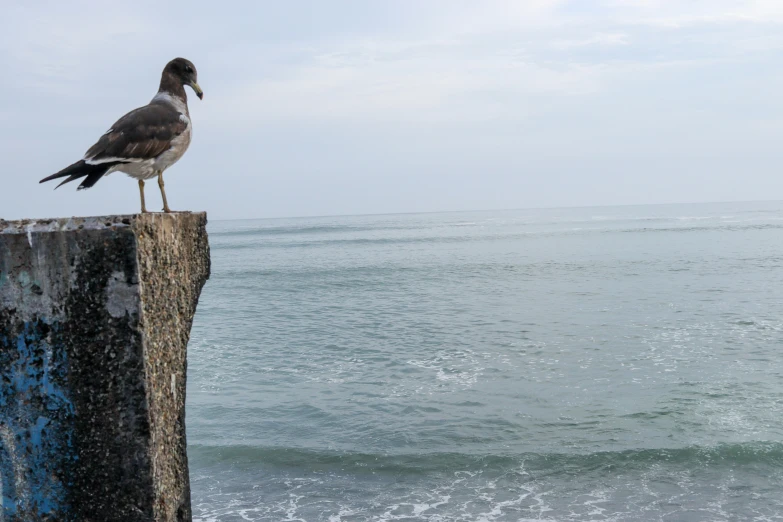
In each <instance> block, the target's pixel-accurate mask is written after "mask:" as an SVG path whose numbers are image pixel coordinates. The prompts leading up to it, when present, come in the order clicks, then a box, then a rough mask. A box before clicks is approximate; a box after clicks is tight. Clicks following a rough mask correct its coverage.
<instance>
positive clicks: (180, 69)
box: [163, 58, 204, 100]
mask: <svg viewBox="0 0 783 522" xmlns="http://www.w3.org/2000/svg"><path fill="white" fill-rule="evenodd" d="M167 74H168V75H170V76H173V77H174V79H175V80H176V81H178V82H180V83H181V84H182V85H189V86H190V87H191V89H193V92H195V93H196V96H198V99H199V100H201V99H203V98H204V91H202V90H201V87H199V85H198V81H197V80H198V72H196V66H195V65H193V62H191V61H190V60H186V59H185V58H174V59H173V60H171V61H170V62H169V63H167V64H166V68H165V69H163V75H164V76H166V75H167Z"/></svg>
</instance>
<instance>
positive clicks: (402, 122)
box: [0, 0, 783, 219]
mask: <svg viewBox="0 0 783 522" xmlns="http://www.w3.org/2000/svg"><path fill="white" fill-rule="evenodd" d="M176 56H184V57H186V58H188V59H190V60H192V61H193V62H194V63H195V64H196V67H197V68H198V71H199V83H200V84H201V86H202V88H203V89H204V91H205V97H204V101H202V102H199V100H198V99H196V97H195V96H193V95H192V94H191V96H190V110H191V117H192V120H193V122H194V138H193V142H192V144H191V147H190V150H189V151H188V153H187V154H186V155H185V157H184V158H183V159H182V160H181V161H180V162H179V163H177V164H176V165H174V166H173V167H171V169H169V170H168V171H167V176H166V188H167V194H168V197H169V202H170V205H171V207H172V208H174V209H175V210H207V211H208V212H209V213H210V217H211V218H212V219H221V218H223V219H225V218H252V217H275V216H306V215H327V214H357V213H386V212H417V211H438V210H468V209H491V208H522V207H552V206H582V205H585V206H587V205H609V204H637V203H668V202H699V201H732V200H758V199H782V198H783V169H781V159H783V146H781V140H783V2H782V1H780V0H755V1H754V0H745V1H740V0H687V1H686V0H570V1H569V0H503V1H501V0H481V1H480V2H479V1H475V0H329V1H322V0H308V1H305V0H286V1H285V2H282V1H277V0H274V1H250V0H248V1H243V2H215V1H214V0H210V1H201V0H189V1H187V2H180V3H176V5H175V3H173V2H172V3H170V2H158V1H156V2H145V1H138V0H134V1H133V2H97V1H96V2H77V1H68V2H62V1H57V2H43V1H36V2H29V1H27V0H25V1H23V2H22V1H14V0H11V1H10V2H9V0H6V1H5V2H3V17H2V20H0V68H1V70H2V75H3V80H2V82H0V152H2V157H3V159H4V161H3V165H2V168H0V217H2V218H6V219H10V218H19V217H51V216H70V215H96V214H108V213H132V212H136V211H138V209H139V202H138V189H137V186H136V182H135V181H134V180H132V179H130V178H128V177H126V176H125V175H124V174H121V173H115V174H112V175H111V176H109V177H108V178H105V179H103V180H101V181H100V182H99V183H98V184H97V185H96V186H95V187H94V188H92V189H90V190H86V191H80V192H77V191H76V190H75V189H76V185H75V184H71V185H66V186H63V187H61V188H60V189H58V190H57V191H53V188H54V184H52V183H50V184H45V185H39V184H38V180H39V179H41V178H43V177H44V176H47V175H49V174H51V173H53V172H56V171H57V170H59V169H61V168H63V167H65V166H67V165H68V164H70V163H72V162H73V161H76V160H78V159H79V158H80V157H81V156H82V155H83V153H84V151H85V150H86V149H87V148H88V147H89V146H90V145H92V143H93V142H94V141H95V140H96V139H97V138H98V137H99V136H100V135H101V133H103V132H104V131H105V130H106V129H107V128H109V126H110V125H111V124H112V123H113V122H114V121H115V120H116V119H117V118H118V117H119V116H121V115H122V114H124V113H125V112H127V111H128V110H130V109H133V108H135V107H138V106H140V105H144V104H146V103H147V102H148V101H149V100H150V98H151V97H152V96H153V95H154V94H155V91H156V90H157V86H158V81H159V77H160V72H161V70H162V68H163V66H164V65H165V63H166V62H167V61H168V60H170V59H171V58H174V57H176ZM147 205H148V207H149V208H150V209H159V208H160V207H161V203H160V196H159V193H158V191H157V186H155V185H154V184H149V185H148V188H147Z"/></svg>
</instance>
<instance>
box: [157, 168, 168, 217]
mask: <svg viewBox="0 0 783 522" xmlns="http://www.w3.org/2000/svg"><path fill="white" fill-rule="evenodd" d="M158 186H159V187H160V195H161V196H163V212H171V209H170V208H169V203H168V201H166V188H165V187H166V184H165V183H163V171H162V170H159V171H158Z"/></svg>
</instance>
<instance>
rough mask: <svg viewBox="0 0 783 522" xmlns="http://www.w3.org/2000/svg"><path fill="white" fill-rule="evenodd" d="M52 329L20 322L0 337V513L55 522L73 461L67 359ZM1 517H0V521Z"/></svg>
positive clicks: (42, 323)
mask: <svg viewBox="0 0 783 522" xmlns="http://www.w3.org/2000/svg"><path fill="white" fill-rule="evenodd" d="M58 330H59V328H58V325H57V324H56V323H55V324H49V323H48V322H47V321H45V320H37V321H31V322H26V323H24V324H23V325H22V328H21V333H19V334H18V335H16V336H15V337H9V336H8V335H5V336H2V335H0V478H2V489H3V491H2V514H3V515H5V516H9V517H10V516H14V515H16V516H24V517H43V516H46V515H49V516H51V517H54V518H55V519H57V518H58V516H61V515H62V514H63V513H65V512H67V506H66V505H65V484H64V483H63V481H64V480H66V477H65V476H63V475H64V474H63V464H64V463H66V462H67V461H68V460H70V459H73V458H74V456H73V455H72V453H73V452H72V433H71V429H70V425H71V422H70V419H71V418H72V416H73V414H74V408H73V404H72V403H71V401H70V399H69V397H68V392H67V387H66V382H67V376H68V360H67V355H66V353H65V351H64V350H63V349H61V347H59V346H57V343H56V342H54V343H53V342H52V339H56V338H57V337H58V335H57V334H58ZM0 518H2V517H0Z"/></svg>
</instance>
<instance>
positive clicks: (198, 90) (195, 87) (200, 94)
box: [190, 82, 204, 100]
mask: <svg viewBox="0 0 783 522" xmlns="http://www.w3.org/2000/svg"><path fill="white" fill-rule="evenodd" d="M190 86H191V87H193V91H194V92H195V93H196V96H198V99H199V100H203V99H204V91H202V90H201V87H199V86H198V83H196V82H190Z"/></svg>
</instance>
